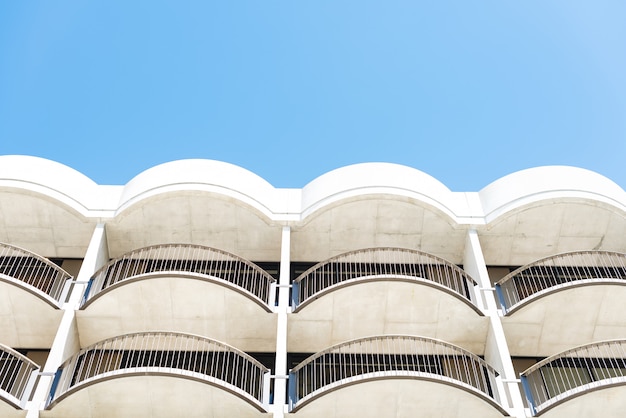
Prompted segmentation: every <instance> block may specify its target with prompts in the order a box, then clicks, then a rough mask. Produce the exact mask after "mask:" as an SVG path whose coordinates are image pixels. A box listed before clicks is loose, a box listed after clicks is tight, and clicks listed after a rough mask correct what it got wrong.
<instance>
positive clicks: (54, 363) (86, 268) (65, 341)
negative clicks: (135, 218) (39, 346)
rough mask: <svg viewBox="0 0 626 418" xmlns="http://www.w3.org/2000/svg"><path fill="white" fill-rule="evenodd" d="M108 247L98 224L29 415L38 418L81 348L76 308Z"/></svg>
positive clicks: (105, 255)
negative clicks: (57, 376) (68, 361)
mask: <svg viewBox="0 0 626 418" xmlns="http://www.w3.org/2000/svg"><path fill="white" fill-rule="evenodd" d="M108 258H109V256H108V248H107V242H106V232H105V228H104V224H98V225H97V226H96V228H95V230H94V232H93V235H92V237H91V241H90V243H89V247H88V248H87V253H86V254H85V258H84V260H83V263H82V265H81V267H80V272H79V273H78V277H76V282H77V283H75V284H74V287H73V288H72V292H71V293H70V297H69V299H68V302H67V303H65V304H64V305H63V306H62V307H61V309H62V310H63V318H62V319H61V323H60V325H59V328H58V329H57V333H56V336H55V337H54V341H53V343H52V347H51V348H50V354H49V355H48V359H47V360H46V364H45V365H44V368H43V370H42V376H41V377H40V379H39V382H38V383H37V387H36V388H35V393H34V395H33V400H32V401H31V402H28V403H27V404H26V409H27V411H28V412H27V414H26V417H27V418H37V417H38V416H39V411H40V410H42V409H44V408H45V406H46V405H45V403H46V400H47V398H48V394H49V391H50V385H51V384H52V380H53V378H54V373H55V372H56V371H57V369H58V368H59V366H60V365H61V364H62V363H63V361H65V360H66V359H67V358H69V357H70V356H72V355H73V354H74V353H76V352H78V351H79V350H80V342H79V340H78V329H77V327H76V310H77V309H78V308H79V303H80V301H81V299H82V297H83V294H84V292H85V287H86V282H87V281H88V280H89V279H90V278H91V276H92V274H93V273H94V272H95V271H96V270H97V269H98V268H100V267H101V266H102V265H104V264H105V263H106V262H107V261H108Z"/></svg>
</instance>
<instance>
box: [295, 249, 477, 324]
mask: <svg viewBox="0 0 626 418" xmlns="http://www.w3.org/2000/svg"><path fill="white" fill-rule="evenodd" d="M382 280H401V281H409V282H421V283H424V284H427V285H430V286H435V287H438V288H441V289H444V290H445V291H446V292H450V293H452V294H454V295H455V296H457V297H459V298H461V299H462V300H464V301H466V302H467V303H469V304H471V305H472V306H473V307H474V308H475V309H476V310H477V311H478V312H480V311H479V310H478V308H477V307H476V305H475V302H474V298H473V292H472V289H473V287H474V285H475V284H476V282H475V281H474V280H473V279H472V278H471V277H470V276H469V275H468V274H467V273H465V272H464V271H463V270H462V269H460V268H459V267H457V266H455V265H454V264H452V263H450V262H448V261H446V260H444V259H442V258H439V257H436V256H434V255H431V254H428V253H424V252H421V251H416V250H409V249H404V248H368V249H363V250H357V251H352V252H348V253H344V254H340V255H338V256H336V257H333V258H331V259H329V260H326V261H324V262H321V263H318V264H316V265H314V266H313V267H311V268H310V269H308V270H307V271H305V272H304V273H302V274H301V275H300V276H299V277H298V278H296V280H295V281H294V284H293V287H294V289H293V292H292V305H293V306H294V311H296V312H297V311H298V310H300V309H302V307H304V306H306V304H307V303H310V302H311V301H313V300H315V299H317V298H319V297H321V296H322V295H323V294H325V293H327V292H331V291H333V290H335V289H337V288H338V287H341V286H346V285H350V284H355V283H358V282H364V281H382Z"/></svg>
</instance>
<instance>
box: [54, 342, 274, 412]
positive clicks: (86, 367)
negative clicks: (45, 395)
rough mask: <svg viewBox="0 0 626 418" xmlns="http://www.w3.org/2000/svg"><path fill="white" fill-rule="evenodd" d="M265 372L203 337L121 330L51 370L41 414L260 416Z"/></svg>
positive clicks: (241, 355) (265, 387)
mask: <svg viewBox="0 0 626 418" xmlns="http://www.w3.org/2000/svg"><path fill="white" fill-rule="evenodd" d="M268 372H269V370H268V369H267V368H266V367H265V366H263V365H262V364H261V363H259V362H258V361H256V360H254V359H253V358H252V357H250V356H248V355H247V354H245V353H243V352H241V351H239V350H237V349H235V348H233V347H231V346H228V345H226V344H223V343H221V342H218V341H215V340H211V339H208V338H204V337H199V336H195V335H190V334H181V333H171V332H144V333H137V334H129V335H124V336H120V337H116V338H111V339H108V340H105V341H101V342H99V343H97V344H94V345H92V346H90V347H87V348H85V349H83V350H81V351H80V352H78V353H77V354H75V355H74V356H72V357H71V358H69V359H68V360H67V361H66V362H65V363H64V364H63V365H62V366H61V367H60V368H59V370H58V371H57V373H56V375H55V378H54V381H53V383H52V387H51V390H50V396H49V399H48V402H47V407H46V411H45V414H44V415H45V416H46V417H73V416H77V417H78V416H81V417H90V416H101V415H98V409H100V410H102V408H105V409H106V410H107V414H108V415H107V416H129V415H132V416H138V417H143V416H145V417H152V416H199V415H198V414H199V413H200V414H202V416H206V415H210V416H238V417H257V416H265V406H264V405H266V404H267V400H268V399H269V385H268V384H267V383H266V382H269V379H268V378H267V376H266V375H267V373H268ZM155 411H158V413H156V412H155ZM81 414H82V415H81Z"/></svg>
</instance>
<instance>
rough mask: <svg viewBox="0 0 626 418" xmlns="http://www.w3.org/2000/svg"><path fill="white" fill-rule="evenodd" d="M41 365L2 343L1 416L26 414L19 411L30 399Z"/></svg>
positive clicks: (0, 357) (0, 356)
mask: <svg viewBox="0 0 626 418" xmlns="http://www.w3.org/2000/svg"><path fill="white" fill-rule="evenodd" d="M38 372H39V366H38V365H37V364H35V363H34V362H33V361H31V360H30V359H28V358H26V357H25V356H23V355H21V354H20V353H18V352H17V351H15V350H13V349H11V348H9V347H6V346H4V345H2V344H0V399H2V400H3V401H4V402H0V416H3V417H12V416H18V415H22V416H23V415H24V413H21V412H18V411H20V410H21V409H23V408H24V407H25V405H26V401H28V399H29V397H30V395H31V392H32V390H33V387H34V385H35V381H36V379H37V374H38Z"/></svg>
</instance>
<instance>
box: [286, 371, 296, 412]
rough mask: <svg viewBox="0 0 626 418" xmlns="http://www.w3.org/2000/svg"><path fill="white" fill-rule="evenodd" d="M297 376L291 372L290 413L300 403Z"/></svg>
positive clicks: (289, 382)
mask: <svg viewBox="0 0 626 418" xmlns="http://www.w3.org/2000/svg"><path fill="white" fill-rule="evenodd" d="M296 380H297V378H296V374H295V373H293V372H291V371H290V372H289V381H288V384H289V393H288V395H289V411H291V410H292V409H293V408H294V407H295V406H296V403H297V402H298V393H297V391H296V389H297V387H298V386H297V385H296Z"/></svg>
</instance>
